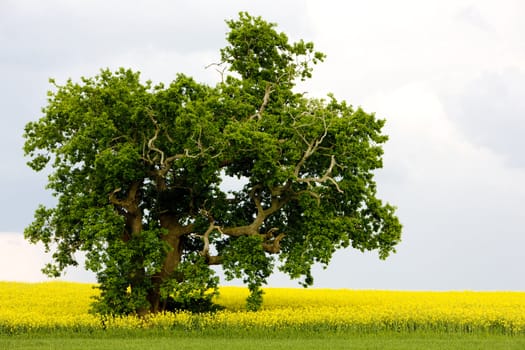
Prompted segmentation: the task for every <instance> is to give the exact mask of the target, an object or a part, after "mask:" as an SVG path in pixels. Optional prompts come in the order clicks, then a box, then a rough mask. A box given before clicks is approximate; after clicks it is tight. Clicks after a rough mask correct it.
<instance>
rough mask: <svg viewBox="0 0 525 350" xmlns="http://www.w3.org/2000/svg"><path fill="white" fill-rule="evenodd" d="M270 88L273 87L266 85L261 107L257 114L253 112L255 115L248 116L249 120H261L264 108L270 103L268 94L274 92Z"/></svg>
mask: <svg viewBox="0 0 525 350" xmlns="http://www.w3.org/2000/svg"><path fill="white" fill-rule="evenodd" d="M272 87H273V84H270V83H268V84H267V85H266V88H265V89H264V97H263V101H262V103H261V106H260V107H259V109H258V110H257V112H255V114H253V115H251V116H250V118H249V119H253V118H255V117H257V120H261V118H262V114H263V113H264V109H265V108H266V106H267V105H268V102H269V101H270V94H271V93H272V92H273V91H274V90H272Z"/></svg>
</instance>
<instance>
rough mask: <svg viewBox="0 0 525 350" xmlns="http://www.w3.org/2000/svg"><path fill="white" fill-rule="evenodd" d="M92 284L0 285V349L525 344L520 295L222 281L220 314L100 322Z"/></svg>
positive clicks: (524, 309)
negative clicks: (251, 307)
mask: <svg viewBox="0 0 525 350" xmlns="http://www.w3.org/2000/svg"><path fill="white" fill-rule="evenodd" d="M95 294H96V289H93V286H92V285H89V284H80V283H66V282H47V283H36V284H29V283H12V282H0V349H114V348H121V347H124V346H125V347H126V348H127V349H139V348H140V349H143V348H153V349H168V348H169V349H205V348H206V349H210V348H213V349H270V348H271V349H525V293H524V292H394V291H352V290H327V289H324V290H323V289H306V290H305V289H277V288H276V289H272V288H269V289H265V302H264V305H263V309H262V310H261V311H260V312H248V311H245V309H244V300H245V297H246V295H247V290H246V289H245V288H235V287H224V288H222V289H221V295H220V297H219V298H218V299H217V300H216V302H217V303H219V304H221V305H223V306H225V310H224V311H219V312H217V313H215V314H191V313H188V312H179V313H166V314H160V315H156V316H154V317H149V318H137V317H132V316H129V317H122V318H115V319H101V318H99V317H97V316H94V315H91V314H89V313H88V310H89V304H90V302H91V297H92V296H94V295H95Z"/></svg>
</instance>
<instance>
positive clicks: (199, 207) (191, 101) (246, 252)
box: [24, 13, 401, 314]
mask: <svg viewBox="0 0 525 350" xmlns="http://www.w3.org/2000/svg"><path fill="white" fill-rule="evenodd" d="M227 24H228V26H229V32H228V34H227V42H228V44H227V46H226V47H225V48H223V49H222V50H221V52H220V57H221V59H220V63H219V64H217V67H218V68H219V71H220V72H221V74H220V79H218V80H219V82H218V83H217V84H216V85H215V86H209V85H206V84H201V83H198V82H196V81H195V80H194V79H192V78H191V77H188V76H186V75H183V74H179V75H178V76H177V78H176V79H175V80H174V81H173V82H171V83H170V84H169V85H164V84H157V85H153V84H152V83H151V82H150V81H146V82H143V81H142V80H141V79H140V75H139V73H138V72H134V71H132V70H130V69H123V68H121V69H119V70H117V71H110V70H108V69H104V70H101V71H100V73H99V74H98V75H96V76H95V77H91V78H84V77H83V78H81V79H80V81H79V82H74V81H72V80H71V79H70V80H68V81H67V82H66V83H65V84H63V85H59V84H57V83H56V82H55V81H53V80H51V83H52V84H53V86H54V88H53V91H51V92H49V98H48V103H47V105H46V106H45V107H44V108H43V116H42V117H41V118H40V119H39V120H38V121H35V122H30V123H28V124H27V125H26V129H25V134H24V136H25V140H26V141H25V145H24V151H25V154H26V156H27V157H29V162H28V164H29V166H30V167H31V168H33V169H34V170H35V171H42V170H44V169H51V172H50V173H51V174H50V175H49V180H48V188H49V189H51V190H52V192H53V194H54V195H55V196H56V198H57V204H56V205H55V206H53V207H44V206H40V207H39V208H38V209H37V210H36V212H35V218H34V221H33V223H32V224H31V225H30V226H29V227H27V228H26V230H25V236H26V238H27V239H29V240H30V241H31V242H43V243H44V244H45V246H46V248H47V249H48V250H52V251H53V262H52V263H51V264H49V265H47V266H46V267H45V268H44V271H45V272H46V273H47V274H48V275H50V276H59V275H60V274H61V273H62V272H63V271H64V269H65V268H66V267H68V266H70V265H76V264H78V263H77V260H76V255H75V253H77V252H85V254H86V262H85V264H86V267H87V268H88V269H89V270H92V271H94V272H95V273H96V275H97V279H98V282H99V288H100V291H101V294H100V297H99V299H98V301H97V302H96V303H95V305H94V310H95V311H96V312H99V313H106V314H107V313H111V314H122V313H138V314H144V313H147V312H159V311H163V310H166V309H168V308H169V307H172V306H170V305H178V306H181V305H182V306H185V307H188V306H192V305H193V306H195V305H196V304H199V303H201V302H203V301H204V302H209V301H210V300H211V298H212V297H213V295H214V294H215V293H216V292H217V285H218V278H217V276H216V273H215V271H214V270H213V269H211V268H210V266H211V265H219V264H220V265H222V268H223V270H224V273H225V276H226V277H227V278H230V279H233V278H241V279H242V280H243V281H244V283H245V284H247V286H248V288H249V290H250V292H251V293H250V296H249V297H248V301H247V305H248V308H250V309H257V308H258V307H259V306H260V304H261V301H262V291H261V286H262V285H264V284H265V283H266V282H267V278H268V277H269V276H270V275H271V274H272V272H273V271H275V270H276V269H279V270H281V271H283V272H285V273H287V274H288V275H289V276H290V277H291V278H293V279H299V280H300V283H302V284H303V285H305V286H307V285H311V284H312V283H313V278H312V274H311V268H312V266H313V265H314V264H316V263H320V264H323V265H327V264H328V263H329V262H330V260H331V257H332V255H333V253H334V252H335V251H336V250H337V249H340V248H346V247H349V246H351V247H353V248H355V249H358V250H360V251H366V250H377V251H378V253H379V257H380V258H383V259H384V258H386V257H387V256H388V255H389V254H390V253H392V252H394V251H395V250H394V248H395V246H396V244H397V243H398V242H399V241H400V235H401V224H400V223H399V220H398V218H397V217H396V216H395V208H394V207H393V206H391V205H389V204H384V203H383V202H382V201H381V200H380V199H378V198H377V195H376V183H375V180H374V170H376V169H378V168H381V167H382V154H383V149H382V145H383V144H384V142H386V141H387V136H386V135H383V134H382V133H381V129H382V127H383V125H384V123H385V121H384V120H382V119H378V118H376V117H375V115H374V114H373V113H366V112H365V111H363V110H362V109H361V108H354V107H352V106H351V105H349V104H347V103H346V102H345V101H338V100H336V98H335V97H334V96H332V95H329V96H328V97H327V98H326V99H316V98H308V97H306V95H305V94H301V93H297V92H295V91H294V86H295V84H296V83H297V82H298V81H300V80H304V79H308V78H310V77H311V74H312V67H313V65H315V64H316V63H319V62H321V61H323V60H324V57H325V56H324V54H322V53H320V52H317V51H315V50H314V45H313V44H312V43H311V42H305V41H303V40H300V41H298V42H295V43H290V42H289V40H288V37H287V36H286V35H285V34H284V33H280V32H278V31H277V29H276V25H275V24H272V23H268V22H266V21H264V20H263V19H261V18H260V17H253V16H251V15H249V14H247V13H241V14H240V15H239V18H238V19H236V20H230V21H227ZM232 179H238V180H239V184H240V185H237V186H236V187H235V186H230V187H232V188H233V189H231V190H226V189H225V188H226V187H227V186H225V185H224V184H223V182H232Z"/></svg>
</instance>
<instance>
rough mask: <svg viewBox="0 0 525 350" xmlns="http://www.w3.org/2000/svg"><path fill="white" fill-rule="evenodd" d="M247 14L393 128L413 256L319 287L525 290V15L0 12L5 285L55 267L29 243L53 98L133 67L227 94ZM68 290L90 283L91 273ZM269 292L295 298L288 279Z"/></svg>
mask: <svg viewBox="0 0 525 350" xmlns="http://www.w3.org/2000/svg"><path fill="white" fill-rule="evenodd" d="M239 11H249V12H250V13H251V14H252V15H260V16H262V17H263V18H265V19H266V20H268V21H271V22H275V23H278V24H279V29H281V30H282V31H284V32H286V33H287V34H288V35H289V37H290V38H291V39H292V40H297V39H300V38H304V39H305V40H309V41H313V42H314V43H315V44H316V47H317V49H319V50H321V51H323V52H325V53H326V54H327V56H328V58H327V60H326V61H325V63H323V64H322V65H320V66H318V67H317V68H316V70H315V71H314V77H313V79H312V80H311V81H310V82H308V83H307V84H304V85H302V86H301V87H300V88H301V89H303V90H304V91H308V92H309V94H310V96H317V97H320V96H324V95H326V93H328V92H333V93H334V94H335V95H336V97H338V98H339V99H344V100H347V101H348V102H349V103H351V104H353V105H354V106H362V107H363V108H364V109H365V110H366V111H368V112H376V114H377V115H378V116H379V117H381V118H385V119H386V120H387V125H386V126H385V132H386V133H387V134H388V135H390V141H389V142H388V144H387V145H386V146H385V157H384V169H382V170H381V171H378V172H377V181H378V187H379V193H380V196H381V197H382V198H383V199H385V200H386V201H388V202H390V203H392V204H394V205H396V206H397V207H398V214H399V217H400V219H401V221H402V223H403V225H404V235H403V242H402V243H401V244H400V245H399V247H398V251H397V253H396V254H395V255H393V256H391V257H390V258H389V259H387V260H386V261H379V260H378V258H377V254H375V253H369V254H362V253H359V252H356V251H353V250H345V251H341V252H338V253H337V254H336V256H335V257H334V259H333V261H332V264H331V265H330V267H329V268H328V269H327V270H322V269H320V268H319V269H316V270H315V278H316V283H315V286H316V287H330V288H357V289H412V290H428V289H432V290H525V279H524V278H523V266H525V250H524V247H525V227H524V223H523V221H524V218H525V185H524V182H525V40H524V39H525V22H524V21H523V20H522V19H523V17H524V15H525V2H523V1H521V0H500V1H489V0H477V1H474V0H435V1H434V0H425V1H421V0H398V1H390V0H371V1H366V2H365V1H290V0H289V1H274V0H266V1H245V0H244V1H243V0H228V1H213V0H209V1H203V0H198V1H195V0H194V1H191V2H190V1H179V0H177V1H169V0H153V1H152V0H147V1H146V0H139V1H120V0H119V1H107V0H90V1H87V0H86V1H81V0H78V1H66V0H47V1H38V0H2V1H0V77H1V80H0V104H1V110H0V123H1V127H0V132H1V137H0V152H2V154H1V159H2V162H0V180H1V181H0V191H1V192H0V193H1V194H2V195H1V197H0V213H1V220H0V280H22V281H38V280H42V279H44V277H43V276H42V275H41V274H40V272H39V269H40V267H41V266H42V265H43V263H44V262H45V261H47V260H48V259H49V258H48V257H47V256H45V255H44V254H43V252H42V249H41V247H38V246H31V245H29V244H27V243H26V242H25V241H24V240H23V238H22V237H23V236H22V232H23V229H24V227H26V226H27V225H29V223H30V222H31V220H32V216H33V211H34V209H35V208H36V207H37V205H38V204H39V203H43V204H52V203H53V199H52V197H51V196H50V195H49V193H48V192H46V190H45V188H44V187H45V183H46V178H45V176H44V175H43V174H38V173H33V172H32V171H31V170H30V169H29V168H28V167H27V166H26V165H25V161H26V160H25V159H24V158H23V152H22V150H21V148H22V144H23V138H22V133H23V128H24V125H25V124H26V123H27V122H29V121H31V120H36V119H38V118H39V117H40V116H41V114H40V109H41V107H43V106H44V105H45V102H46V100H45V99H46V91H47V90H48V89H49V88H50V86H49V84H48V78H50V77H53V78H55V79H56V80H57V81H58V82H63V81H64V80H65V79H67V78H69V77H71V78H72V79H74V80H78V79H79V78H80V77H81V76H93V75H95V74H96V73H97V72H98V70H99V69H100V68H105V67H109V68H112V69H115V68H118V67H121V66H123V67H130V68H133V69H135V70H139V71H141V72H142V76H143V77H144V78H148V79H151V80H153V81H155V82H159V81H164V82H168V81H170V80H172V79H173V78H174V77H175V75H176V73H178V72H183V73H185V74H188V75H192V76H193V77H195V78H196V79H197V80H198V81H201V82H206V83H209V84H214V83H215V82H216V80H217V78H218V77H217V74H216V73H215V72H214V71H213V70H212V69H205V66H206V65H208V64H210V63H213V62H217V59H218V57H219V55H218V50H219V49H220V48H221V47H223V46H224V45H225V40H224V37H225V33H226V31H227V28H226V25H225V23H224V20H225V19H232V18H235V17H236V15H237V13H238V12H239ZM64 279H68V280H77V281H93V276H92V275H90V274H88V273H85V272H83V271H81V270H72V271H70V272H69V273H68V274H67V275H66V276H65V277H64ZM270 285H272V286H294V285H296V284H295V283H294V282H290V281H289V280H287V279H286V278H285V277H283V276H281V275H277V276H276V277H275V278H273V279H272V280H271V283H270Z"/></svg>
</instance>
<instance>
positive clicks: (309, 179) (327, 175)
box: [297, 155, 343, 193]
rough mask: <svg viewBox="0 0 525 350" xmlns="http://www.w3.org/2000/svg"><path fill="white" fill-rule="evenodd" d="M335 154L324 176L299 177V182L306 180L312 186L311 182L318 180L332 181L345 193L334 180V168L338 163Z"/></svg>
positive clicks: (320, 181) (321, 181)
mask: <svg viewBox="0 0 525 350" xmlns="http://www.w3.org/2000/svg"><path fill="white" fill-rule="evenodd" d="M336 164H337V163H336V161H335V156H334V155H332V159H331V161H330V166H329V167H328V169H327V170H326V172H325V173H324V175H323V176H322V177H305V178H297V182H306V183H307V184H308V186H311V182H317V183H324V182H327V181H330V182H331V183H332V184H333V185H334V186H335V188H336V189H337V192H340V193H343V190H341V188H339V185H338V184H337V181H335V180H334V178H333V177H332V176H331V175H332V170H333V169H334V166H335V165H336Z"/></svg>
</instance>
